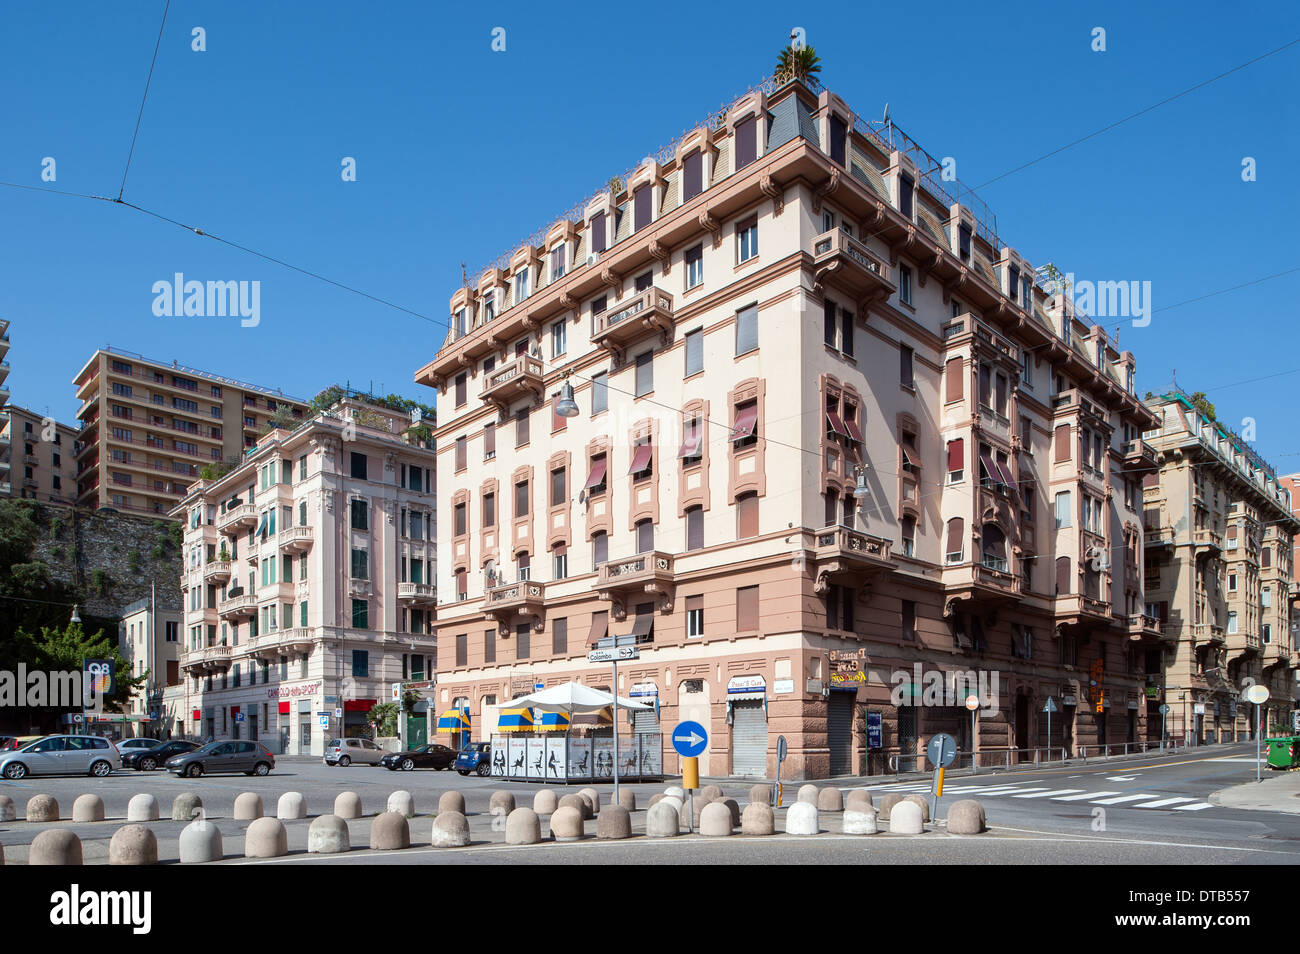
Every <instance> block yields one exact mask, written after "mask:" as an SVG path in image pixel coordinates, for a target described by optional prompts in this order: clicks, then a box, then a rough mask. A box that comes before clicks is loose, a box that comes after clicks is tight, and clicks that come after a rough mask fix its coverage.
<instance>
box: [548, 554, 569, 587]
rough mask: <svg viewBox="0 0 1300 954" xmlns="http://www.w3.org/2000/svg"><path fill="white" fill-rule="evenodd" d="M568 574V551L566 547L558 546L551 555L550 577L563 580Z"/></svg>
mask: <svg viewBox="0 0 1300 954" xmlns="http://www.w3.org/2000/svg"><path fill="white" fill-rule="evenodd" d="M568 575H569V551H568V549H567V548H566V547H563V546H558V547H556V548H555V553H554V554H553V555H552V557H551V579H553V580H563V579H565V578H567V577H568Z"/></svg>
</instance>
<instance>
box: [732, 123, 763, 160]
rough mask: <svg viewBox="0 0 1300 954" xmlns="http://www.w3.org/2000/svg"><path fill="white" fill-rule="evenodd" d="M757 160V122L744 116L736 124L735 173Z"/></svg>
mask: <svg viewBox="0 0 1300 954" xmlns="http://www.w3.org/2000/svg"><path fill="white" fill-rule="evenodd" d="M757 158H758V120H757V118H756V117H754V116H746V117H745V118H744V119H742V120H741V121H740V122H738V123H736V171H737V172H739V171H740V170H741V169H743V168H745V166H747V165H749V164H750V163H751V162H753V161H754V160H755V159H757Z"/></svg>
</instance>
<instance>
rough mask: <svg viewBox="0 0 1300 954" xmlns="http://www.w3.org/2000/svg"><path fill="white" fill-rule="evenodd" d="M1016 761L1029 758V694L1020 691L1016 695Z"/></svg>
mask: <svg viewBox="0 0 1300 954" xmlns="http://www.w3.org/2000/svg"><path fill="white" fill-rule="evenodd" d="M1015 746H1016V749H1017V752H1016V761H1017V762H1023V761H1025V760H1026V759H1028V758H1029V753H1028V752H1027V751H1026V749H1028V748H1029V696H1027V695H1025V694H1024V693H1021V694H1020V695H1018V696H1016V741H1015Z"/></svg>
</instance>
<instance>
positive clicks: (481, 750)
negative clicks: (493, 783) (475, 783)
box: [453, 742, 492, 778]
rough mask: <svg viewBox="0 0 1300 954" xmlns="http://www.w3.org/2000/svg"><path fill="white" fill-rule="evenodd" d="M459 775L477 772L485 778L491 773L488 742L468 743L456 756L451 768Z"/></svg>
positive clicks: (490, 746)
mask: <svg viewBox="0 0 1300 954" xmlns="http://www.w3.org/2000/svg"><path fill="white" fill-rule="evenodd" d="M453 768H455V769H456V771H457V772H459V773H460V774H461V775H468V774H469V773H470V772H477V773H478V774H479V775H480V776H482V777H483V778H486V777H487V776H488V775H489V774H490V773H491V772H492V744H491V743H490V742H470V743H469V744H468V745H466V746H465V747H464V748H463V749H461V750H460V754H459V755H457V756H456V763H455V765H454V766H453Z"/></svg>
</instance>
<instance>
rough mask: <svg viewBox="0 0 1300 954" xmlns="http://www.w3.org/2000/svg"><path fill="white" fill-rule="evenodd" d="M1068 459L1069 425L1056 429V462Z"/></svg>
mask: <svg viewBox="0 0 1300 954" xmlns="http://www.w3.org/2000/svg"><path fill="white" fill-rule="evenodd" d="M1069 459H1070V425H1069V424H1062V425H1060V426H1059V427H1057V429H1056V460H1057V461H1058V462H1059V461H1063V460H1069Z"/></svg>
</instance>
